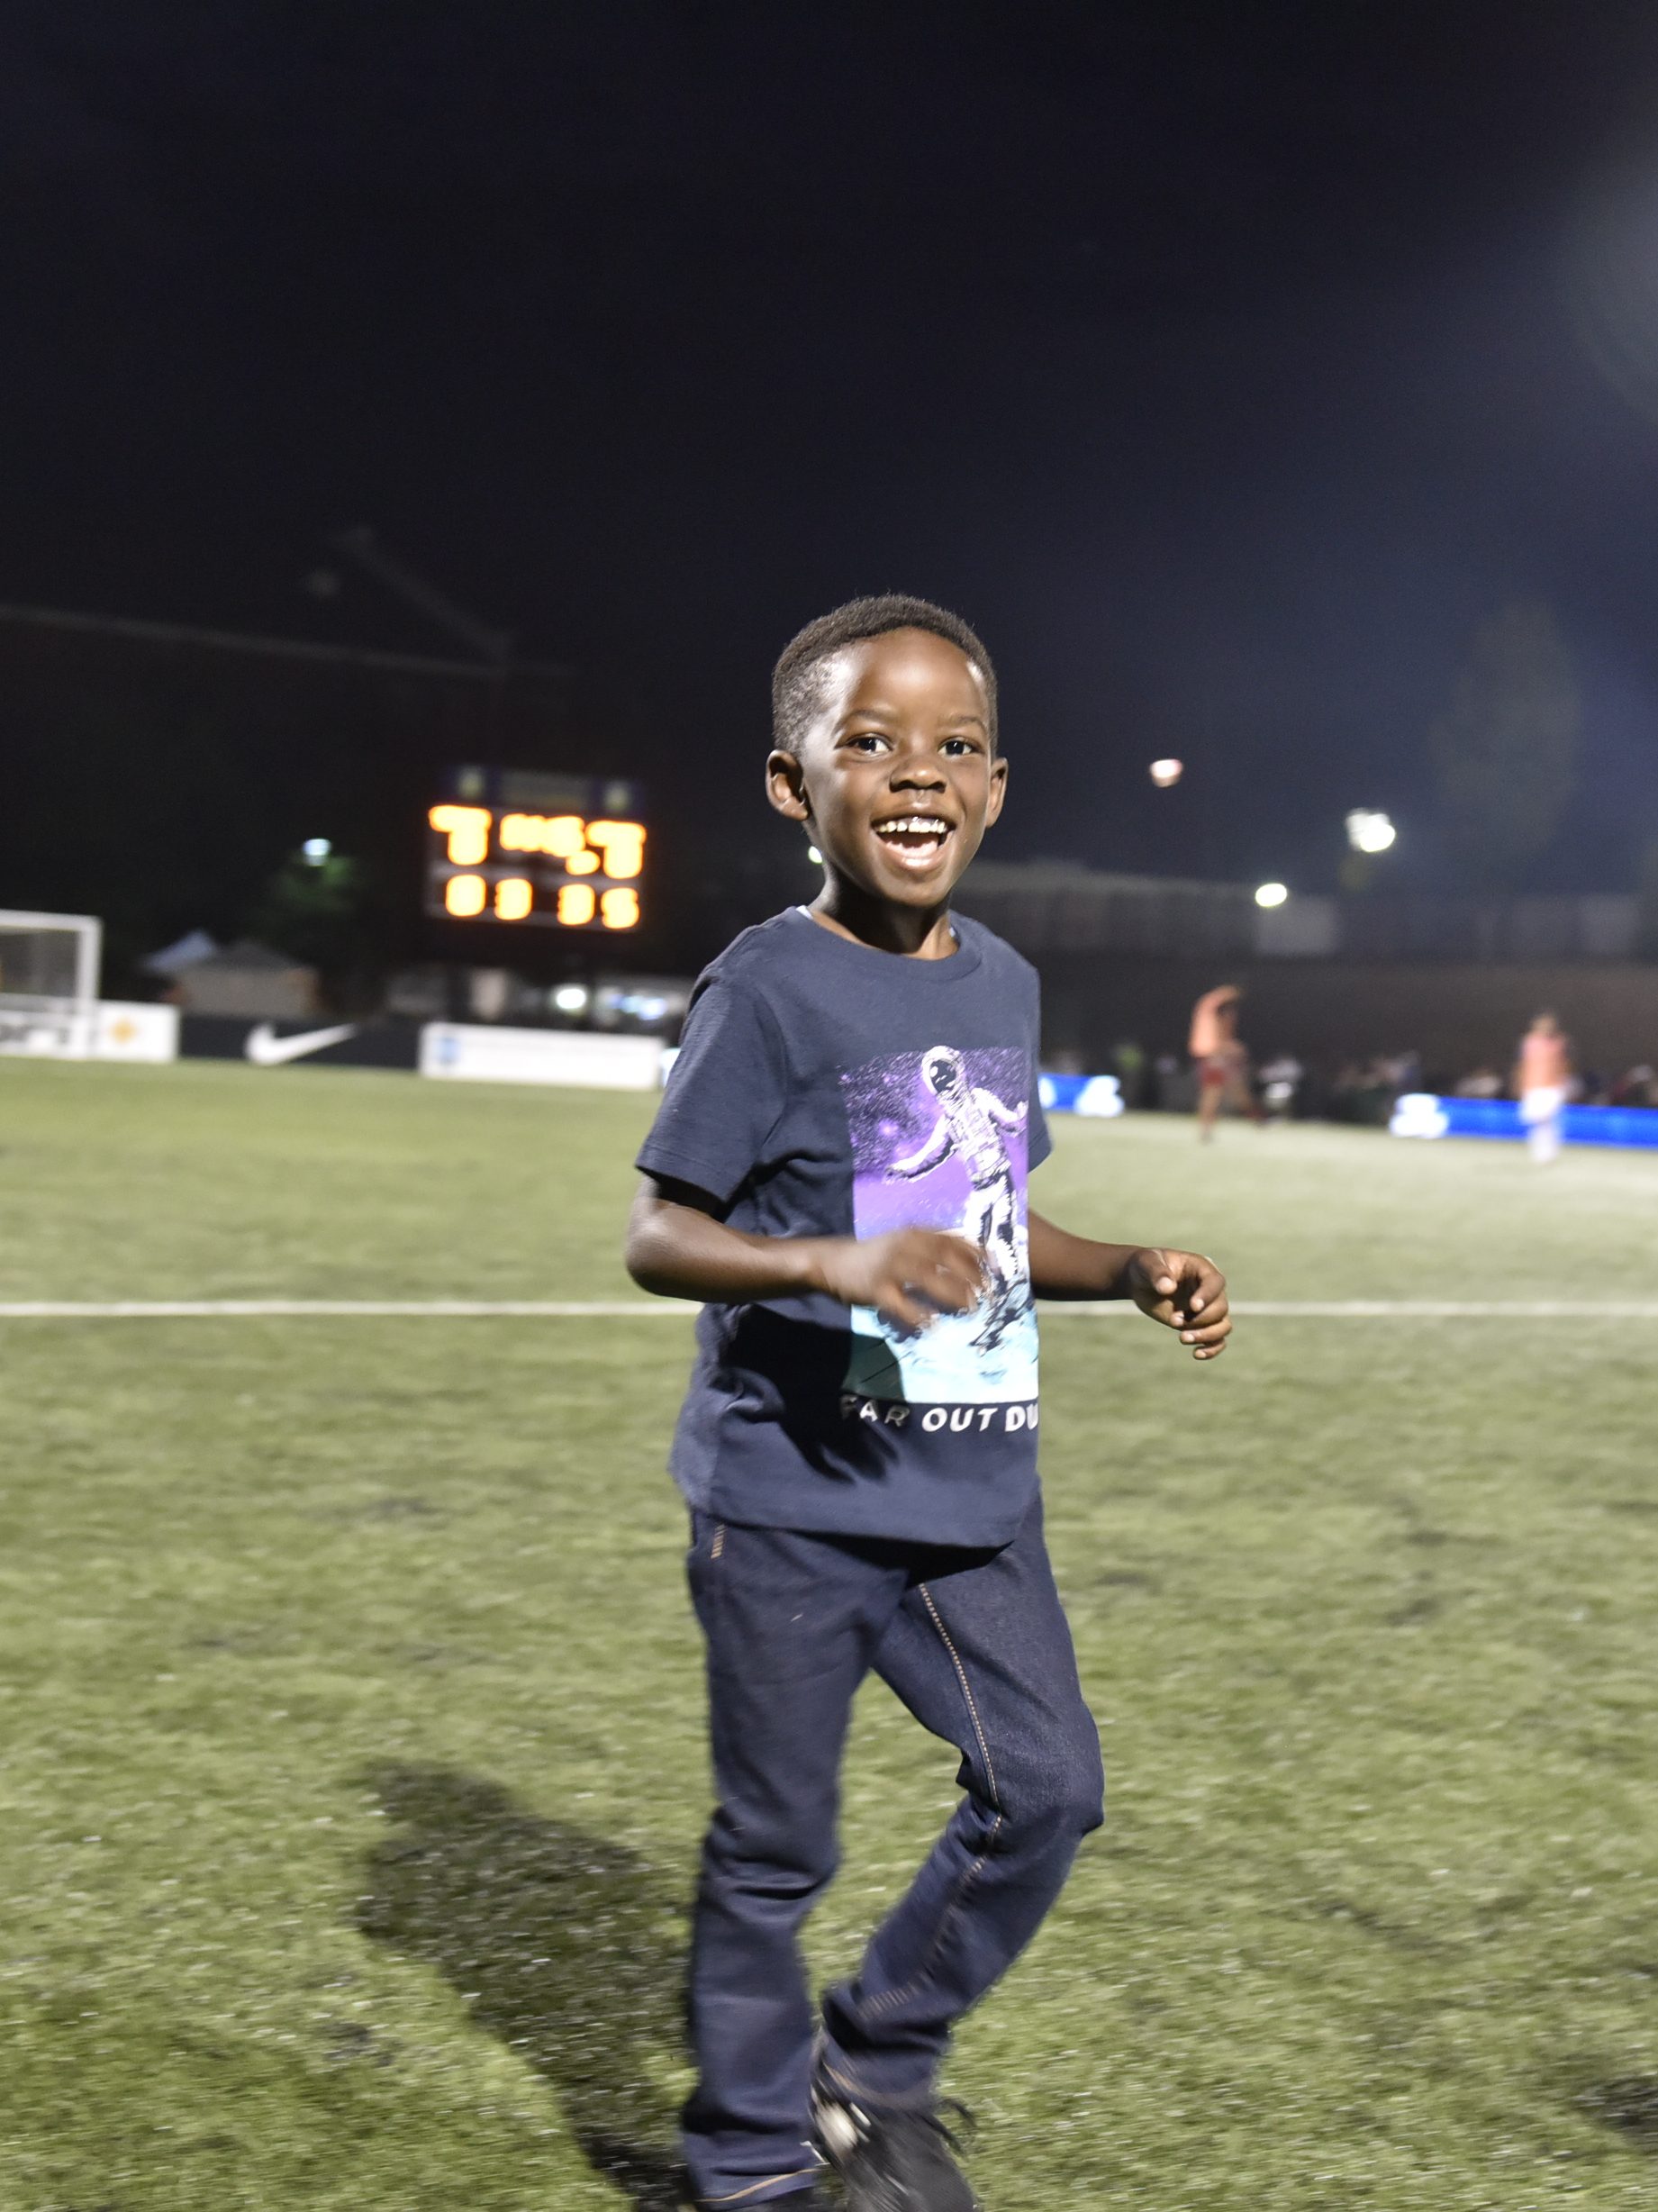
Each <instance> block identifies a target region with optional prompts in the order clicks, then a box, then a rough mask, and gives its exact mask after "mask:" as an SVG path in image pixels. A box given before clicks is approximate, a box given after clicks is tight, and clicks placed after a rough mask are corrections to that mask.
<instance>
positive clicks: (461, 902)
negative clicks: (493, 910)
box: [443, 875, 489, 919]
mask: <svg viewBox="0 0 1658 2212" xmlns="http://www.w3.org/2000/svg"><path fill="white" fill-rule="evenodd" d="M488 896H489V885H488V884H486V883H485V881H484V878H483V877H482V876H481V875H451V876H450V878H449V880H448V883H447V884H445V885H444V886H443V903H444V905H445V906H446V907H448V911H449V912H450V913H451V914H458V915H460V916H461V917H462V918H463V919H464V918H465V917H466V916H467V915H468V914H481V913H482V912H483V911H484V902H485V899H486V898H487V897H488Z"/></svg>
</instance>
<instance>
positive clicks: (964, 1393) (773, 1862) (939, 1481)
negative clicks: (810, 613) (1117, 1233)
mask: <svg viewBox="0 0 1658 2212" xmlns="http://www.w3.org/2000/svg"><path fill="white" fill-rule="evenodd" d="M773 710H774V746H775V749H774V750H773V752H772V755H771V757H770V760H769V762H768V763H767V766H766V784H767V790H768V792H769V793H770V797H771V802H772V804H773V805H774V806H775V808H776V809H777V810H778V811H779V812H780V813H782V814H784V815H786V816H788V818H789V819H790V820H793V821H797V822H799V823H801V824H802V826H803V827H804V828H805V829H808V830H809V831H810V833H811V839H812V841H813V842H814V843H815V844H816V845H817V847H818V848H819V849H820V852H821V854H822V856H823V871H824V884H823V890H822V892H821V893H820V896H819V898H818V899H817V900H816V902H814V903H813V905H812V906H811V908H804V907H797V908H795V909H793V910H792V911H790V912H788V913H784V914H778V915H775V916H774V918H773V919H772V920H770V921H767V922H764V923H762V924H761V925H760V926H759V927H758V928H757V929H748V930H746V931H745V932H744V934H743V935H742V936H741V937H739V938H738V939H737V941H736V942H735V944H733V945H731V946H730V947H729V948H728V949H727V950H726V951H725V952H724V953H722V954H721V955H720V958H719V959H718V960H716V961H715V962H714V963H713V965H712V966H711V967H710V968H709V969H708V970H707V971H706V972H705V974H704V975H702V978H701V980H700V981H699V983H698V985H697V990H696V993H695V996H694V998H693V1002H692V1008H691V1014H690V1018H689V1020H688V1022H687V1024H686V1028H685V1034H684V1045H683V1048H682V1050H681V1053H680V1056H679V1059H678V1062H677V1064H676V1065H675V1069H674V1073H673V1075H672V1077H671V1078H670V1080H669V1083H668V1087H667V1091H666V1095H665V1097H664V1100H663V1103H662V1109H661V1111H660V1113H659V1114H658V1115H657V1122H656V1126H655V1128H654V1129H652V1131H651V1133H650V1135H649V1137H648V1139H647V1140H646V1143H645V1147H644V1149H643V1150H642V1151H641V1153H640V1154H639V1166H640V1168H641V1169H642V1170H643V1171H644V1174H645V1177H646V1182H645V1184H644V1186H643V1188H642V1190H641V1192H640V1194H639V1198H638V1200H637V1201H636V1202H635V1206H634V1210H633V1216H632V1219H631V1222H630V1228H629V1237H628V1265H629V1268H630V1272H631V1273H632V1275H633V1277H634V1280H635V1281H636V1282H637V1283H639V1284H640V1285H641V1286H642V1287H643V1288H644V1289H646V1290H648V1291H655V1292H662V1293H664V1294H666V1295H670V1296H675V1297H681V1298H693V1299H700V1300H702V1301H705V1303H704V1307H703V1311H702V1316H701V1318H700V1319H699V1321H698V1323H697V1339H698V1353H697V1360H696V1365H695V1369H694V1371H693V1375H692V1379H691V1385H690V1390H689V1392H688V1394H687V1396H686V1399H685V1403H684V1411H683V1412H682V1414H681V1417H680V1422H679V1428H678V1430H677V1433H676V1435H675V1444H674V1452H673V1470H674V1473H675V1479H676V1480H677V1482H679V1484H680V1487H681V1489H682V1490H683V1491H684V1493H685V1496H686V1498H687V1500H689V1503H690V1506H691V1515H692V1548H691V1555H690V1574H691V1588H692V1595H693V1601H694V1604H695V1608H696V1612H697V1617H698V1619H699V1621H700V1622H701V1625H702V1632H703V1635H704V1637H705V1638H706V1642H707V1648H708V1689H709V1701H710V1709H711V1740H712V1752H713V1765H714V1774H715V1781H716V1784H717V1787H718V1792H719V1807H718V1810H717V1811H716V1813H715V1815H714V1819H713V1825H712V1827H711V1829H710V1831H709V1835H708V1839H707V1843H706V1845H705V1846H704V1850H703V1861H702V1881H701V1885H700V1889H699V1892H698V1897H697V1904H696V1916H695V1927H694V1935H693V1956H692V1967H691V2019H692V2029H693V2037H694V2042H695V2046H696V2058H697V2063H698V2067H699V2071H700V2080H699V2083H698V2087H697V2089H696V2090H695V2092H694V2094H693V2097H692V2098H691V2100H690V2102H689V2104H688V2106H687V2108H686V2111H685V2147H686V2157H687V2163H688V2166H689V2169H690V2173H691V2179H692V2185H693V2189H694V2190H695V2193H696V2200H697V2203H698V2204H699V2206H702V2207H718V2206H734V2205H742V2206H751V2205H758V2204H763V2203H766V2202H769V2201H771V2200H772V2199H774V2198H783V2197H794V2196H795V2195H796V2193H797V2192H798V2193H799V2195H800V2203H799V2204H798V2206H796V2205H792V2206H791V2207H790V2212H806V2208H807V2207H808V2206H810V2205H812V2204H814V2203H816V2202H818V2201H819V2199H818V2197H817V2185H816V2176H817V2175H818V2173H820V2171H821V2169H822V2165H823V2162H824V2161H826V2160H827V2161H828V2162H829V2163H830V2164H832V2165H833V2166H834V2167H836V2168H837V2169H838V2171H839V2174H840V2177H841V2180H842V2183H843V2186H844V2189H845V2191H846V2196H847V2203H848V2205H849V2206H850V2207H851V2208H852V2212H898V2208H899V2207H904V2208H905V2212H972V2207H974V2197H973V2194H972V2192H971V2190H970V2189H969V2188H968V2186H967V2182H966V2180H965V2177H964V2176H963V2174H962V2172H961V2171H960V2169H959V2167H958V2166H957V2165H956V2162H955V2160H954V2158H953V2157H952V2155H951V2148H952V2144H953V2138H952V2137H951V2135H949V2133H948V2131H947V2128H946V2127H945V2126H944V2124H943V2122H942V2121H941V2120H940V2118H939V2114H938V2100H937V2097H936V2093H935V2089H934V2079H935V2075H936V2073H937V2071H938V2064H939V2062H940V2060H941V2059H942V2057H943V2055H944V2053H945V2049H946V2046H947V2043H948V2040H949V2035H950V2031H951V2028H952V2026H954V2024H955V2022H956V2020H958V2019H959V2018H960V2017H961V2016H962V2014H963V2013H965V2011H966V2010H967V2008H968V2007H969V2006H970V2005H972V2004H973V2003H974V2001H975V2000H976V1999H978V1998H980V1997H981V1996H983V1993H984V1991H985V1990H988V1989H989V1988H990V1986H991V1984H992V1982H993V1981H995V1980H996V1979H997V1977H998V1976H999V1975H1000V1974H1001V1972H1003V1971H1004V1970H1005V1969H1006V1967H1007V1966H1008V1965H1009V1964H1010V1963H1011V1962H1012V1960H1013V1959H1014V1958H1015V1957H1017V1955H1018V1954H1019V1952H1020V1951H1021V1950H1022V1949H1023V1948H1024V1946H1025V1945H1026V1944H1027V1943H1028V1941H1029V1939H1030V1937H1031V1936H1032V1935H1034V1934H1035V1933H1036V1931H1037V1927H1038V1926H1039V1925H1040V1923H1041V1921H1042V1918H1043V1916H1044V1914H1045V1913H1046V1911H1047V1908H1048V1907H1049V1906H1050V1905H1051V1904H1052V1902H1053V1900H1054V1899H1055V1898H1056V1896H1057V1894H1058V1892H1059V1890H1060V1887H1061V1885H1062V1884H1063V1882H1064V1881H1065V1875H1066V1873H1067V1872H1068V1871H1069V1868H1070V1864H1071V1861H1072V1859H1073V1857H1074V1854H1075V1851H1076V1847H1077V1845H1078V1843H1079V1842H1080V1840H1081V1838H1082V1837H1083V1836H1084V1835H1086V1834H1087V1833H1088V1831H1089V1830H1090V1829H1091V1828H1093V1827H1098V1826H1099V1824H1100V1821H1101V1818H1102V1817H1103V1816H1102V1812H1101V1790H1102V1778H1101V1767H1100V1747H1099V1738H1098V1736H1097V1733H1096V1731H1095V1727H1094V1724H1093V1721H1092V1718H1091V1716H1090V1714H1089V1711H1088V1709H1087V1707H1086V1706H1085V1705H1084V1704H1083V1694H1082V1690H1081V1688H1080V1686H1079V1684H1078V1682H1077V1673H1076V1662H1075V1659H1074V1655H1073V1652H1072V1645H1071V1636H1070V1631H1069V1629H1068V1628H1067V1627H1066V1625H1065V1615H1064V1613H1063V1612H1062V1611H1061V1609H1060V1603H1059V1599H1058V1596H1057V1593H1056V1591H1055V1587H1054V1578H1053V1574H1052V1573H1051V1571H1050V1569H1049V1566H1048V1562H1047V1555H1046V1549H1045V1547H1044V1544H1043V1536H1042V1505H1041V1499H1040V1495H1039V1491H1038V1488H1037V1330H1036V1318H1035V1312H1034V1309H1033V1303H1032V1301H1033V1299H1035V1298H1078V1299H1097V1298H1131V1299H1133V1300H1134V1301H1135V1302H1136V1303H1137V1305H1138V1306H1139V1307H1140V1309H1141V1310H1142V1311H1143V1312H1145V1313H1147V1314H1149V1315H1150V1316H1151V1317H1152V1319H1155V1320H1158V1321H1161V1322H1163V1323H1164V1324H1165V1325H1166V1326H1168V1327H1169V1328H1174V1329H1177V1330H1178V1331H1179V1333H1180V1339H1181V1342H1182V1344H1186V1345H1189V1346H1191V1350H1192V1354H1193V1356H1194V1357H1196V1358H1197V1359H1200V1360H1205V1361H1207V1360H1210V1359H1213V1358H1215V1357H1216V1356H1217V1355H1218V1354H1219V1352H1220V1351H1221V1350H1222V1349H1223V1347H1224V1346H1225V1343H1226V1339H1227V1336H1228V1331H1229V1329H1230V1328H1231V1323H1230V1321H1229V1320H1228V1316H1227V1298H1226V1288H1225V1285H1224V1283H1223V1282H1222V1280H1221V1277H1220V1275H1219V1273H1218V1272H1217V1270H1216V1269H1215V1267H1214V1266H1213V1265H1212V1264H1211V1263H1210V1261H1208V1260H1206V1259H1203V1258H1201V1257H1200V1256H1197V1255H1196V1254H1193V1253H1187V1252H1173V1251H1167V1250H1164V1249H1161V1248H1155V1247H1154V1248H1150V1249H1143V1248H1141V1247H1137V1246H1134V1245H1106V1244H1095V1243H1092V1242H1090V1241H1089V1240H1088V1239H1086V1238H1084V1237H1073V1236H1070V1235H1068V1234H1067V1233H1066V1231H1065V1230H1064V1229H1061V1228H1055V1227H1054V1225H1053V1224H1052V1223H1051V1222H1048V1221H1045V1220H1043V1219H1042V1218H1041V1217H1040V1216H1039V1215H1037V1214H1035V1213H1030V1212H1028V1209H1027V1206H1026V1199H1025V1181H1026V1174H1027V1170H1028V1167H1031V1166H1035V1165H1037V1164H1038V1163H1039V1162H1040V1161H1041V1160H1042V1159H1044V1158H1045V1157H1046V1154H1047V1150H1048V1138H1047V1131H1046V1127H1045V1125H1044V1122H1043V1119H1042V1110H1041V1107H1040V1105H1039V1104H1038V1102H1037V979H1036V976H1035V975H1034V973H1033V972H1032V970H1031V969H1030V968H1029V967H1028V965H1026V963H1025V962H1024V961H1023V960H1022V959H1020V958H1019V956H1018V955H1017V954H1016V953H1014V952H1012V951H1011V950H1010V948H1009V947H1007V946H1005V945H1003V944H1002V943H1001V941H1000V939H998V938H995V937H992V935H991V933H990V931H989V930H988V929H982V928H981V927H980V926H979V924H978V923H976V922H974V921H970V920H966V919H965V917H960V916H956V917H952V915H951V913H950V910H949V899H950V893H951V891H952V890H953V889H954V887H955V885H956V883H957V881H958V880H959V878H960V876H961V875H962V872H963V870H964V869H965V867H966V866H967V864H968V862H969V861H970V860H971V859H972V858H973V856H974V852H975V851H976V850H977V849H978V846H979V841H980V839H981V838H982V837H983V834H984V831H985V829H986V828H987V827H988V825H989V824H990V823H992V822H993V821H994V820H996V818H997V816H998V815H999V814H1000V813H1001V803H1002V799H1003V795H1004V793H1005V791H1006V787H1007V764H1006V763H1005V761H1003V759H1002V758H1001V755H1000V752H999V751H998V748H997V733H996V680H995V675H994V674H993V672H992V667H991V663H990V657H989V655H988V654H987V653H986V652H985V650H984V648H983V646H982V645H981V644H980V642H979V640H978V639H977V638H976V637H975V636H974V633H973V632H972V630H969V629H968V628H967V626H966V624H965V622H962V621H958V620H957V618H956V616H955V615H952V614H948V613H946V612H944V610H943V609H942V608H939V607H935V606H931V605H929V604H928V603H927V602H925V601H923V600H915V599H900V598H883V599H863V600H856V601H855V602H854V603H852V604H851V605H849V606H846V607H841V608H839V609H838V611H837V612H835V613H833V614H830V615H827V616H825V617H824V618H823V619H822V620H821V621H817V622H813V623H812V624H811V626H810V627H809V628H808V629H806V630H802V632H801V633H800V635H799V636H798V637H797V638H796V639H794V640H793V643H792V644H791V645H790V646H789V647H788V648H787V650H786V651H785V652H784V655H783V657H782V659H781V660H780V661H779V662H778V664H777V667H776V672H775V677H774V680H773ZM872 1669H873V1670H874V1672H875V1673H877V1674H879V1675H880V1676H881V1677H882V1679H883V1681H885V1682H887V1683H888V1684H890V1686H891V1687H892V1690H893V1691H896V1693H897V1694H898V1696H899V1697H900V1698H901V1700H903V1702H904V1703H905V1704H906V1705H907V1706H908V1707H909V1708H910V1710H911V1712H912V1713H913V1714H914V1715H915V1717H916V1718H917V1719H918V1720H919V1721H920V1723H921V1725H922V1726H923V1727H926V1728H928V1729H929V1730H930V1731H931V1732H932V1734H933V1735H935V1736H939V1737H942V1738H943V1740H944V1741H945V1742H947V1743H948V1744H951V1745H955V1746H956V1749H957V1750H958V1751H959V1752H960V1754H961V1760H962V1763H961V1770H960V1777H959V1779H960V1782H961V1786H962V1789H963V1790H964V1791H965V1796H964V1797H963V1800H962V1801H961V1803H960V1805H959V1806H958V1807H957V1809H956V1813H955V1815H954V1817H953V1818H952V1819H951V1820H950V1822H949V1825H948V1827H947V1828H946V1829H945V1832H944V1834H943V1836H941V1837H940V1838H939V1841H938V1845H937V1846H936V1847H935V1849H934V1851H933V1853H932V1855H931V1857H930V1858H929V1860H928V1861H927V1863H926V1864H925V1865H924V1866H923V1867H922V1869H921V1871H920V1874H919V1875H918V1876H917V1877H916V1881H915V1883H914V1886H913V1887H912V1888H911V1890H910V1892H909V1894H908V1896H907V1897H905V1898H904V1899H903V1900H902V1902H901V1904H899V1905H898V1906H897V1907H896V1908H895V1909H894V1910H893V1911H892V1914H891V1915H890V1916H889V1917H888V1918H887V1919H886V1920H885V1922H884V1923H883V1925H882V1926H881V1927H880V1928H879V1929H878V1930H877V1932H876V1934H875V1935H874V1939H873V1940H872V1942H871V1944H870V1946H869V1949H868V1951H867V1953H866V1954H865V1957H864V1961H863V1963H862V1965H861V1966H860V1967H859V1969H858V1972H857V1973H856V1975H855V1977H854V1978H853V1979H852V1980H851V1981H848V1982H846V1983H844V1984H843V1985H841V1986H840V1987H839V1988H837V1989H833V1990H829V1993H828V1995H827V1996H826V1997H825V1999H824V2000H823V2006H822V2012H821V2019H820V2021H818V2020H814V2017H813V2011H812V2008H811V2002H810V1999H809V1998H808V1994H807V1990H806V1988H805V1984H804V1981H803V1977H802V1968H801V1963H800V1959H799V1956H798V1954H797V1952H796V1948H795V1936H796V1932H797V1930H798V1929H799V1927H800V1925H801V1923H802V1919H803V1918H804V1917H805V1915H806V1913H807V1911H808V1910H809V1908H811V1904H812V1903H813V1901H814V1899H816V1898H817V1897H818V1896H819V1895H820V1892H821V1891H822V1890H823V1888H824V1886H825V1884H826V1883H827V1882H828V1881H829V1878H830V1875H831V1874H832V1873H833V1872H834V1868H835V1859H836V1845H835V1820H836V1810H837V1787H838V1769H839V1764H840V1756H841V1750H842V1745H843V1744H844V1741H845V1737H846V1733H847V1721H848V1718H849V1716H850V1712H851V1707H852V1700H853V1697H854V1693H855V1692H856V1690H857V1687H858V1684H859V1682H861V1681H862V1680H863V1678H864V1676H865V1674H866V1673H869V1672H870V1671H871V1670H872Z"/></svg>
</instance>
